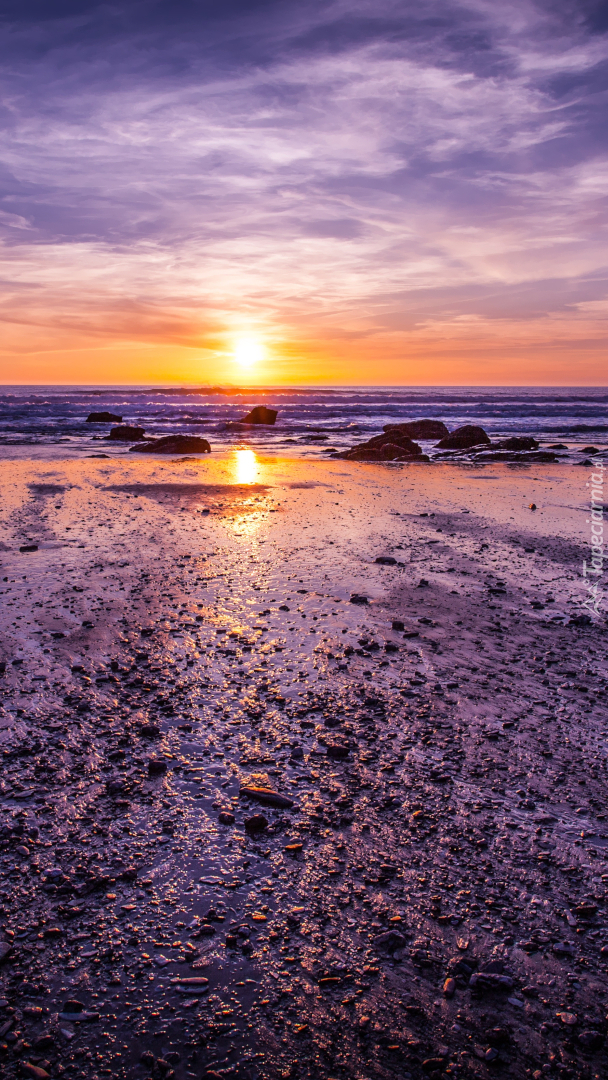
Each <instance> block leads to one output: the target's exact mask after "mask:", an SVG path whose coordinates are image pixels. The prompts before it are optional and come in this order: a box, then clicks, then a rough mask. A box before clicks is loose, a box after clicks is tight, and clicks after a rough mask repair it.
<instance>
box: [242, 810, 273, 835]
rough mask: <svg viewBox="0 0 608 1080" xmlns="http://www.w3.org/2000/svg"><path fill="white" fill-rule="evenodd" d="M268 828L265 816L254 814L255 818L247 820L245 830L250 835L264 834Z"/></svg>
mask: <svg viewBox="0 0 608 1080" xmlns="http://www.w3.org/2000/svg"><path fill="white" fill-rule="evenodd" d="M267 828H268V819H267V818H265V817H264V815H263V814H254V815H253V817H249V818H245V829H246V831H247V832H249V833H260V832H264V830H265V829H267Z"/></svg>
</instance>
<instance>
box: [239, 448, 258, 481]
mask: <svg viewBox="0 0 608 1080" xmlns="http://www.w3.org/2000/svg"><path fill="white" fill-rule="evenodd" d="M233 473H234V483H235V484H255V482H256V480H257V478H258V473H259V466H258V460H257V458H256V456H255V454H254V452H253V450H236V451H235V454H234V463H233Z"/></svg>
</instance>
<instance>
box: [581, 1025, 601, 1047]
mask: <svg viewBox="0 0 608 1080" xmlns="http://www.w3.org/2000/svg"><path fill="white" fill-rule="evenodd" d="M578 1042H579V1043H580V1045H581V1046H584V1048H585V1050H601V1048H602V1046H603V1045H604V1036H603V1035H602V1034H601V1033H600V1032H599V1031H592V1030H589V1031H581V1033H580V1035H579V1036H578Z"/></svg>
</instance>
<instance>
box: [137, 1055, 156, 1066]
mask: <svg viewBox="0 0 608 1080" xmlns="http://www.w3.org/2000/svg"><path fill="white" fill-rule="evenodd" d="M139 1060H140V1062H141V1064H142V1065H145V1066H146V1068H147V1069H152V1068H153V1067H154V1054H153V1053H152V1051H151V1050H144V1052H143V1054H142V1055H141V1057H140V1059H139Z"/></svg>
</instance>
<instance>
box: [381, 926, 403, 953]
mask: <svg viewBox="0 0 608 1080" xmlns="http://www.w3.org/2000/svg"><path fill="white" fill-rule="evenodd" d="M405 943H406V942H405V938H404V936H403V934H400V933H399V932H398V931H397V930H387V931H386V933H384V934H378V937H377V938H375V939H374V944H375V945H379V946H381V948H384V949H390V950H391V951H392V950H393V949H402V948H403V946H404V945H405Z"/></svg>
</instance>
